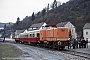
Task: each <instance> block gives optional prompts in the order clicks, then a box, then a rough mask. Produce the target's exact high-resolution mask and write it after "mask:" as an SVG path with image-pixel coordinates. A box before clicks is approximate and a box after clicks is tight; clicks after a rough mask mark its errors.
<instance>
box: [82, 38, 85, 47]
mask: <svg viewBox="0 0 90 60" xmlns="http://www.w3.org/2000/svg"><path fill="white" fill-rule="evenodd" d="M82 48H86V41H85V39H84V37H83V39H82Z"/></svg>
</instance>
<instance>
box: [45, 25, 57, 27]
mask: <svg viewBox="0 0 90 60" xmlns="http://www.w3.org/2000/svg"><path fill="white" fill-rule="evenodd" d="M49 26H52V27H57V26H56V25H54V24H47V25H46V26H45V27H49Z"/></svg>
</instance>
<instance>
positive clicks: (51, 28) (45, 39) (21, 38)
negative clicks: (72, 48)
mask: <svg viewBox="0 0 90 60" xmlns="http://www.w3.org/2000/svg"><path fill="white" fill-rule="evenodd" d="M14 39H15V42H16V43H27V44H33V45H38V46H43V47H50V48H57V49H64V48H65V46H67V45H68V44H69V42H70V39H69V29H68V28H67V27H56V25H52V24H47V25H46V26H44V28H43V29H42V30H32V31H28V32H27V33H20V34H18V35H16V36H15V37H14Z"/></svg>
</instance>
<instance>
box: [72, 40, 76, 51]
mask: <svg viewBox="0 0 90 60" xmlns="http://www.w3.org/2000/svg"><path fill="white" fill-rule="evenodd" d="M72 46H73V49H75V47H76V39H74V40H73V44H72Z"/></svg>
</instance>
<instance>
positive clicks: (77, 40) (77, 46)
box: [76, 39, 78, 48]
mask: <svg viewBox="0 0 90 60" xmlns="http://www.w3.org/2000/svg"><path fill="white" fill-rule="evenodd" d="M76 48H78V40H77V39H76Z"/></svg>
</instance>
